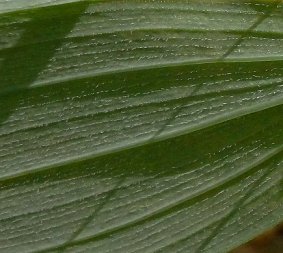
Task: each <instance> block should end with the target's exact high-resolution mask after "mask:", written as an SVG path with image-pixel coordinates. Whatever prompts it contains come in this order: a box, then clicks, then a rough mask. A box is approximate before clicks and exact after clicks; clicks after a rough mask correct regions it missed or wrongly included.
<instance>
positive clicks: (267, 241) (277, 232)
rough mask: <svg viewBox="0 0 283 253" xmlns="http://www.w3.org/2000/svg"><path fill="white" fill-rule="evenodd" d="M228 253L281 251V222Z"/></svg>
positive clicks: (282, 235) (282, 247) (282, 229)
mask: <svg viewBox="0 0 283 253" xmlns="http://www.w3.org/2000/svg"><path fill="white" fill-rule="evenodd" d="M230 253H283V223H282V224H281V225H279V226H277V227H275V228H274V229H272V230H270V231H267V232H265V233H264V234H262V235H260V236H258V237H257V238H255V239H254V240H252V241H250V242H248V243H246V244H245V245H243V246H241V247H239V248H237V249H235V250H233V251H231V252H230Z"/></svg>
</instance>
